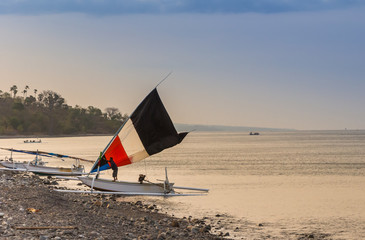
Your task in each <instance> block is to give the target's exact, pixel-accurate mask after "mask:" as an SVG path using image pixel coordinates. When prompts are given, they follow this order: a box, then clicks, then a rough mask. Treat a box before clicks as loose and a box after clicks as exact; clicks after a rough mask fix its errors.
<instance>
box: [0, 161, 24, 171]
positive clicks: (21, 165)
mask: <svg viewBox="0 0 365 240" xmlns="http://www.w3.org/2000/svg"><path fill="white" fill-rule="evenodd" d="M0 164H1V165H2V166H4V167H6V168H11V169H25V165H27V164H26V163H20V162H10V161H0Z"/></svg>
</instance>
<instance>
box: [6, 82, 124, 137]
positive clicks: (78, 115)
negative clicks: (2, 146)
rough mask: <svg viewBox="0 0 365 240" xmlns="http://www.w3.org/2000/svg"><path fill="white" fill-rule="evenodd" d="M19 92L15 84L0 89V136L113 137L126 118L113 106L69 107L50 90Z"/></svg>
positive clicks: (25, 90)
mask: <svg viewBox="0 0 365 240" xmlns="http://www.w3.org/2000/svg"><path fill="white" fill-rule="evenodd" d="M18 92H19V89H18V87H17V86H16V85H13V86H12V87H11V88H10V92H6V91H2V90H0V135H80V134H113V133H115V132H116V130H117V129H118V128H119V127H120V125H121V124H122V122H123V121H125V120H126V119H127V118H128V115H126V114H124V115H122V114H121V113H120V111H119V110H118V109H117V108H114V107H110V108H106V109H105V112H102V111H101V110H100V109H99V108H96V107H93V106H89V107H87V108H82V107H80V106H78V105H76V106H75V107H72V106H69V105H67V104H66V100H65V99H64V98H63V97H62V96H61V95H60V94H58V93H56V92H54V91H51V90H44V91H41V92H40V93H38V90H37V89H34V90H33V91H32V92H31V93H30V88H29V86H25V88H24V90H23V91H21V93H22V96H19V95H17V94H18ZM28 93H29V94H28Z"/></svg>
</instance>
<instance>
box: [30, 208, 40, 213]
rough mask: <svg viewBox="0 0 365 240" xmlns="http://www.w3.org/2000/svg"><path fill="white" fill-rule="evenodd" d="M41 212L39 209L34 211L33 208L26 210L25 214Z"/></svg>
mask: <svg viewBox="0 0 365 240" xmlns="http://www.w3.org/2000/svg"><path fill="white" fill-rule="evenodd" d="M39 211H41V210H40V209H35V208H27V212H28V213H36V212H39Z"/></svg>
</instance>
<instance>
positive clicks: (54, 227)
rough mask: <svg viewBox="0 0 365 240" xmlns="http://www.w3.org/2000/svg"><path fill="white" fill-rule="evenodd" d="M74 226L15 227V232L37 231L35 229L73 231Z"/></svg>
mask: <svg viewBox="0 0 365 240" xmlns="http://www.w3.org/2000/svg"><path fill="white" fill-rule="evenodd" d="M75 228H77V227H75V226H39V227H16V228H15V229H17V230H37V229H75Z"/></svg>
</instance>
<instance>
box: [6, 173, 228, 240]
mask: <svg viewBox="0 0 365 240" xmlns="http://www.w3.org/2000/svg"><path fill="white" fill-rule="evenodd" d="M57 181H61V180H57ZM57 181H56V180H55V179H52V178H46V177H42V178H41V177H39V176H38V175H34V174H29V173H15V172H7V171H0V192H1V195H0V220H1V222H2V224H1V225H0V236H2V238H4V239H44V240H45V239H99V240H102V239H125V240H129V239H131V240H132V239H161V240H163V239H188V240H189V239H223V237H224V238H225V239H226V238H227V237H228V238H229V234H228V233H226V234H223V232H220V233H219V234H218V235H214V234H212V233H211V231H212V227H213V226H211V225H210V224H209V223H208V222H209V219H207V218H203V219H193V218H192V217H191V216H189V217H184V218H176V217H173V216H170V215H167V214H164V213H161V212H160V211H161V209H159V207H158V206H156V205H147V204H144V203H143V202H142V201H133V199H131V200H129V199H128V198H126V199H127V200H126V201H119V200H118V198H119V197H115V196H110V195H89V194H74V193H60V192H55V191H52V189H53V188H58V186H57V185H58V182H57ZM40 196H42V197H40ZM187 214H188V213H187Z"/></svg>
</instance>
